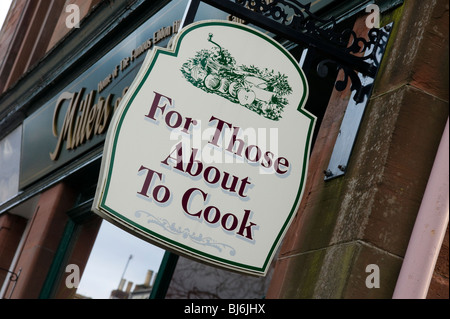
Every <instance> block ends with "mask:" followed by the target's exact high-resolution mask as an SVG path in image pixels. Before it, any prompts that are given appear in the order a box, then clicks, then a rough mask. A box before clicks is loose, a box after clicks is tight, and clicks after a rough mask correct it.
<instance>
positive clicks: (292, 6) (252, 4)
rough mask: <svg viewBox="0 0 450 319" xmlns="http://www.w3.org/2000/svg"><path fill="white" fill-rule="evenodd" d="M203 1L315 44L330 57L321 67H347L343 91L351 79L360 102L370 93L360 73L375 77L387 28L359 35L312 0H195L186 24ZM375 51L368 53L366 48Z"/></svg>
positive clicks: (338, 86) (339, 85)
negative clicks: (321, 12)
mask: <svg viewBox="0 0 450 319" xmlns="http://www.w3.org/2000/svg"><path fill="white" fill-rule="evenodd" d="M200 1H202V2H204V3H207V4H209V5H211V6H213V7H215V8H217V9H220V10H223V11H225V12H228V13H230V14H232V15H234V16H236V17H238V18H241V19H243V20H245V21H247V22H248V23H252V24H253V25H255V26H258V27H261V28H263V29H265V30H267V31H270V32H273V33H275V34H277V35H279V36H281V37H282V38H285V39H287V40H290V41H293V42H295V43H298V44H300V45H303V46H305V47H310V48H314V49H316V50H317V51H319V52H320V53H322V54H323V55H324V56H326V57H327V59H326V60H324V61H323V62H322V63H321V64H320V66H322V69H319V70H318V73H319V74H323V73H324V70H326V68H325V67H326V66H325V65H326V64H335V65H336V67H337V68H338V69H341V70H343V72H344V79H342V80H339V81H337V82H336V85H335V87H336V89H337V90H339V91H343V90H344V89H345V88H346V87H347V86H348V84H349V80H350V83H351V90H352V91H355V92H356V94H354V97H353V98H354V100H355V102H357V103H359V102H362V101H363V100H364V96H365V95H367V94H368V93H367V91H368V90H367V88H365V87H364V85H363V84H362V83H361V80H360V77H359V75H358V73H360V74H362V75H363V76H368V77H371V78H375V76H376V73H377V70H378V67H379V62H380V60H379V59H377V56H376V55H375V54H376V52H377V51H378V50H377V48H378V47H379V46H380V45H381V43H382V41H383V39H384V38H385V37H386V33H385V32H386V31H385V30H383V29H378V28H372V29H371V30H369V32H368V34H367V38H364V37H358V36H357V34H356V33H355V32H354V31H353V30H351V29H346V30H344V31H338V28H337V23H336V21H335V19H334V18H330V19H327V20H323V19H321V18H319V17H318V16H316V15H315V14H314V13H313V12H311V10H310V9H311V3H309V4H306V5H305V4H301V3H299V1H295V0H270V1H267V0H191V2H190V4H189V9H188V11H187V12H186V15H185V17H184V20H183V23H182V25H183V26H184V25H186V24H188V23H191V22H193V20H194V16H195V13H196V11H197V9H198V5H199V3H200ZM369 50H370V52H372V53H371V54H365V53H366V52H368V51H369Z"/></svg>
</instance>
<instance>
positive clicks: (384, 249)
mask: <svg viewBox="0 0 450 319" xmlns="http://www.w3.org/2000/svg"><path fill="white" fill-rule="evenodd" d="M193 2H195V1H193ZM206 2H208V1H204V2H203V1H200V3H199V6H198V9H197V10H196V12H195V15H194V16H192V17H191V16H189V18H190V19H191V20H192V21H200V20H207V19H223V20H229V21H234V22H236V23H250V24H252V23H251V22H252V21H250V22H248V21H246V19H245V17H244V16H239V15H238V14H236V13H235V12H234V13H230V12H228V11H227V9H226V8H216V7H214V6H212V5H210V4H207V3H206ZM281 2H283V1H281ZM299 2H300V3H301V4H303V5H304V4H305V3H308V2H309V1H299ZM244 3H247V1H244ZM251 3H252V2H251V1H249V3H247V8H250V9H246V10H248V11H251V12H252V13H257V12H258V9H257V8H254V7H253V8H252V4H251ZM277 3H278V1H267V2H264V4H266V5H269V4H277ZM190 4H191V1H187V0H173V1H166V0H158V1H148V0H134V1H129V0H113V1H106V0H104V1H102V0H61V1H39V0H35V1H34V0H33V1H26V0H14V1H13V2H12V5H11V8H10V10H9V12H8V15H7V18H6V20H5V23H4V25H3V28H2V30H1V32H0V289H1V290H0V296H1V298H5V299H9V298H11V299H22V298H74V297H75V296H76V294H77V293H79V294H82V295H84V293H82V292H80V291H78V292H77V288H76V286H77V285H74V283H75V282H78V278H77V276H78V277H79V278H81V284H83V283H84V281H94V280H93V279H88V277H87V273H88V268H89V266H88V261H89V260H90V259H93V256H94V255H96V256H98V257H99V258H100V259H101V254H100V253H99V252H98V251H97V250H96V249H95V248H94V249H93V247H94V246H95V245H96V243H97V242H99V240H100V239H99V236H100V235H99V230H100V229H101V225H102V224H103V223H107V222H106V221H103V220H102V219H101V218H100V217H99V216H97V215H95V214H94V213H92V212H91V210H90V209H91V206H92V201H93V197H94V193H95V189H96V185H97V180H98V176H99V171H100V164H101V157H102V151H103V143H104V141H105V136H106V132H107V129H108V125H109V122H110V120H111V117H112V114H113V113H114V110H115V109H116V108H117V106H118V105H119V104H120V101H121V99H122V97H123V96H124V95H125V93H126V91H127V89H128V87H129V86H130V84H131V82H132V81H133V79H134V77H135V76H136V74H137V72H138V71H139V68H140V66H141V64H142V62H143V59H144V57H145V55H146V54H147V52H149V51H151V50H152V48H153V47H154V46H161V47H166V46H167V45H168V43H169V41H170V39H171V37H172V36H173V35H174V34H176V33H177V32H178V31H179V29H180V27H182V26H183V23H185V21H187V20H188V19H187V17H186V16H185V12H187V8H189V5H190ZM308 11H310V12H311V13H312V15H314V17H315V18H317V19H318V20H320V21H331V20H329V19H330V17H334V20H332V21H334V22H333V25H332V27H333V28H336V30H338V31H339V32H342V30H353V32H354V33H353V34H354V35H355V36H357V37H362V38H365V39H367V37H368V31H369V29H370V28H372V27H374V26H377V24H378V23H379V25H380V26H381V27H385V28H388V29H386V30H388V31H389V40H388V42H387V43H386V46H385V50H384V55H383V58H382V60H381V64H380V65H379V68H378V72H377V74H376V76H375V77H374V84H373V88H372V89H371V92H370V94H369V99H368V101H366V104H365V110H364V112H363V115H362V116H361V120H360V121H358V122H356V123H353V124H352V125H351V126H352V129H353V127H354V126H356V132H357V134H356V135H355V139H354V143H350V150H349V151H348V156H349V158H348V161H347V163H346V165H345V167H344V166H342V165H341V166H340V168H339V169H340V170H341V172H339V173H338V174H336V173H335V172H334V171H329V169H330V167H331V166H330V161H332V160H333V158H334V157H333V156H334V155H335V152H336V150H338V147H335V145H338V141H339V136H340V135H341V133H342V132H344V131H345V129H347V128H348V126H345V125H347V124H346V120H345V115H346V114H350V113H351V112H350V111H351V110H350V105H351V103H352V100H353V97H354V96H353V95H352V94H354V92H353V91H352V87H351V86H352V85H351V83H350V82H348V83H345V86H344V87H341V88H339V90H338V89H337V85H336V83H344V82H345V79H346V75H345V74H344V72H343V71H342V70H339V69H337V68H333V66H332V65H331V64H327V65H326V67H327V69H328V70H327V71H328V72H325V71H324V70H325V69H324V63H323V61H327V59H329V58H330V57H329V56H330V54H331V55H333V52H327V50H322V49H321V48H320V46H319V47H317V46H315V45H312V44H311V43H305V42H299V41H296V40H293V39H286V37H283V35H284V34H282V33H280V34H277V27H274V28H273V29H270V30H264V27H263V26H261V25H258V23H257V21H254V22H255V24H256V25H257V27H259V28H262V29H263V31H266V32H268V33H269V34H271V35H272V36H273V37H274V39H276V40H277V41H279V42H280V43H281V44H282V45H283V46H284V47H285V48H287V49H288V50H289V51H290V52H291V54H292V55H293V56H294V57H295V58H296V59H297V60H298V61H299V63H300V65H301V66H302V68H303V69H304V70H305V73H306V75H307V79H308V83H309V91H310V96H309V99H308V103H307V105H306V109H307V110H308V111H309V112H311V113H312V114H314V115H315V116H316V117H317V123H316V128H315V132H314V137H313V144H312V150H311V154H310V160H309V167H308V178H307V182H306V185H305V190H304V196H303V198H302V201H301V204H300V208H299V210H298V211H297V213H296V215H295V218H294V220H293V222H292V224H291V226H290V228H289V230H288V232H287V234H286V236H285V238H284V240H283V243H282V245H281V247H280V249H279V251H278V252H277V256H276V258H275V259H274V261H273V262H272V265H271V268H270V271H269V272H268V274H267V276H265V277H261V278H256V277H250V276H245V275H242V274H238V273H233V272H230V271H226V270H223V269H219V268H214V267H211V266H208V265H205V264H202V263H199V262H196V261H193V260H191V259H188V258H184V257H178V256H176V255H175V254H173V253H169V252H164V251H163V252H162V254H164V256H163V257H162V258H161V257H155V258H156V259H158V258H159V259H158V265H159V269H155V268H152V267H147V266H146V268H145V271H147V269H153V270H154V271H155V272H157V273H158V276H157V278H156V279H155V281H154V283H153V284H152V290H151V294H152V295H151V298H240V299H245V298H271V299H272V298H273V299H277V298H333V299H334V298H336V299H341V298H342V299H344V298H345V299H351V298H384V299H386V298H392V297H394V298H430V299H433V298H448V269H449V267H448V110H449V107H448V87H449V83H448V78H449V76H448V70H449V66H448V42H449V41H448V1H444V0H430V1H416V0H405V1H401V0H377V1H372V0H370V1H369V0H367V1H356V0H346V1H335V0H322V1H314V2H312V3H311V6H310V7H309V9H308ZM311 17H312V16H310V19H312V18H311ZM250 18H251V17H250ZM250 18H249V19H250ZM256 19H257V18H256ZM386 26H387V27H386ZM322 27H323V28H324V29H326V28H327V27H329V25H327V24H326V23H325V24H324V25H323V26H322ZM323 41H327V40H323ZM328 41H330V39H328ZM347 41H348V42H349V43H350V44H351V43H352V40H351V37H350V38H348V39H347ZM328 51H330V50H329V49H328ZM361 54H364V52H362V53H361ZM317 70H318V71H317ZM357 105H358V104H357ZM293 139H294V140H295V137H293ZM346 146H347V148H348V147H349V146H348V145H346ZM338 151H339V150H338ZM445 155H446V156H447V157H445ZM442 163H443V164H446V165H443V164H442ZM444 167H446V169H445V168H444ZM331 169H332V168H331ZM332 174H335V175H332ZM442 179H444V180H447V182H446V183H445V182H442ZM433 223H435V224H436V225H437V226H436V227H435V226H433V225H434V224H433ZM421 227H422V228H424V229H422V228H421ZM427 227H428V228H429V229H428V228H427ZM428 237H430V238H431V239H430V238H428ZM417 243H419V244H417ZM420 243H422V244H423V245H422V247H419V246H420ZM145 244H146V245H148V249H149V253H148V254H149V255H152V254H155V256H156V255H158V253H153V252H151V251H152V250H151V249H152V248H151V247H150V246H152V245H151V244H149V243H145ZM119 245H120V243H117V244H116V243H114V244H113V243H111V246H114V247H113V248H114V249H115V250H121V248H120V247H121V246H119ZM100 251H101V250H100ZM124 254H125V255H128V254H129V252H128V251H124ZM158 256H159V255H158ZM122 261H123V260H122ZM122 261H116V262H117V263H119V264H120V263H121V262H122ZM419 261H423V262H419ZM70 265H75V266H76V268H75V269H76V270H71V269H72V268H70V267H69V266H70ZM122 266H123V265H121V264H120V267H122ZM68 267H69V268H68ZM120 271H122V269H121V270H120ZM142 276H144V275H140V277H139V278H142ZM96 277H97V278H100V277H101V276H100V275H98V274H97V275H96ZM110 279H111V280H113V281H114V285H115V287H117V283H119V277H117V278H110ZM146 282H147V281H146ZM71 283H72V284H71ZM100 285H102V284H100ZM147 286H148V282H147ZM147 286H146V287H147ZM113 289H114V288H113ZM111 290H112V289H109V290H108V293H110V292H111ZM130 291H131V287H130ZM408 292H409V294H408ZM146 293H148V291H146ZM146 296H147V295H146ZM88 297H89V296H88ZM105 298H109V294H108V295H106V296H105Z"/></svg>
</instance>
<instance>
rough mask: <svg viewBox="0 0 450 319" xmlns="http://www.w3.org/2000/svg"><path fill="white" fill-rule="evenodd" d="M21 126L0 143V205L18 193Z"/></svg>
mask: <svg viewBox="0 0 450 319" xmlns="http://www.w3.org/2000/svg"><path fill="white" fill-rule="evenodd" d="M21 139H22V126H19V127H18V128H16V129H15V130H14V131H12V132H11V133H10V134H9V135H7V136H6V137H5V138H4V139H2V140H1V141H0V204H2V203H4V202H6V201H7V200H9V199H11V198H13V197H14V196H15V195H17V193H18V191H19V169H20V143H21Z"/></svg>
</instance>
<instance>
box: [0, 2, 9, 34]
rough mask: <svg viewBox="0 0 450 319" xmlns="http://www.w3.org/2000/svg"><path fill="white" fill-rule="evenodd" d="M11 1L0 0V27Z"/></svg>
mask: <svg viewBox="0 0 450 319" xmlns="http://www.w3.org/2000/svg"><path fill="white" fill-rule="evenodd" d="M11 2H12V0H0V28H1V27H2V26H3V22H4V20H5V18H6V15H7V14H8V10H9V7H10V6H11Z"/></svg>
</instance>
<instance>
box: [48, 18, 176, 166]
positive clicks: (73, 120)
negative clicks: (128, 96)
mask: <svg viewBox="0 0 450 319" xmlns="http://www.w3.org/2000/svg"><path fill="white" fill-rule="evenodd" d="M180 23H181V20H176V21H174V22H173V24H172V25H170V26H167V27H162V28H161V29H159V30H157V31H156V32H154V33H153V38H150V39H147V40H146V41H145V42H144V43H142V44H141V45H140V46H138V47H137V48H135V49H133V50H132V51H131V53H130V56H127V57H125V58H123V59H122V60H121V61H120V64H118V65H116V66H115V67H114V69H113V70H112V72H111V73H110V74H108V75H106V76H105V78H104V79H103V80H102V81H100V82H99V83H98V84H97V90H92V91H91V92H90V93H89V94H88V95H87V96H86V97H85V98H83V95H84V93H85V91H86V88H82V89H81V90H80V91H78V92H74V93H71V92H63V93H61V95H60V96H59V98H58V100H57V101H56V106H55V110H54V112H53V124H52V132H53V135H54V136H55V137H56V138H58V142H57V144H56V147H55V150H54V151H53V152H51V153H50V158H51V160H52V161H56V160H58V158H59V155H60V154H61V150H62V146H63V144H64V142H66V149H67V150H74V149H76V148H77V147H79V146H80V145H83V144H84V143H86V142H87V141H89V140H91V139H92V138H93V137H94V136H95V135H101V134H104V133H105V132H106V130H107V128H108V124H109V121H110V120H111V117H112V116H111V115H112V113H113V109H114V110H115V109H116V108H117V106H118V105H119V103H120V101H121V99H122V97H123V96H124V95H125V93H126V91H127V90H128V87H126V88H125V89H124V90H123V92H122V97H119V98H118V99H117V100H116V101H115V103H114V107H113V105H112V99H113V95H112V94H109V95H108V96H107V97H106V99H105V98H104V97H99V98H98V101H97V104H94V100H95V96H96V95H97V93H99V94H100V93H101V92H102V91H103V90H104V89H106V87H108V86H109V85H110V84H111V83H112V82H113V81H114V79H116V78H117V77H118V76H119V73H120V72H122V71H124V70H125V69H126V68H128V66H130V64H131V63H132V62H134V60H135V59H137V58H138V57H139V56H140V55H142V54H143V53H145V52H146V51H148V50H149V49H151V48H152V46H153V45H154V44H157V43H158V42H161V41H162V40H164V39H166V38H167V37H170V36H172V35H173V34H174V33H177V32H178V29H179V27H180ZM66 101H68V102H69V107H68V109H67V111H66V114H65V117H64V122H63V125H62V128H61V130H60V131H59V132H58V118H59V113H60V109H61V107H62V105H63V104H64V102H66Z"/></svg>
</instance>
